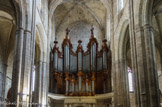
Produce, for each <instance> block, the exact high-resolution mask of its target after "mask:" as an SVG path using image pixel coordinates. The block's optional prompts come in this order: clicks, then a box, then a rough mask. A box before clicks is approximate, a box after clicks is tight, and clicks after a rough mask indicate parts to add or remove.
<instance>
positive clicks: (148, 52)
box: [135, 24, 160, 107]
mask: <svg viewBox="0 0 162 107" xmlns="http://www.w3.org/2000/svg"><path fill="white" fill-rule="evenodd" d="M135 41H136V55H137V57H136V59H135V61H136V63H137V69H136V70H135V80H136V83H135V86H136V88H135V89H136V90H137V91H136V100H137V101H136V104H137V107H141V106H142V107H159V106H160V102H159V96H158V95H159V94H158V93H159V91H158V89H159V87H158V80H157V79H158V77H157V70H156V61H155V60H156V59H155V46H154V45H155V44H154V37H153V28H152V27H151V26H150V25H147V24H146V25H144V26H142V27H138V28H136V32H135Z"/></svg>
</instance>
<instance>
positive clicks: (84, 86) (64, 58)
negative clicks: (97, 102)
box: [50, 28, 112, 96]
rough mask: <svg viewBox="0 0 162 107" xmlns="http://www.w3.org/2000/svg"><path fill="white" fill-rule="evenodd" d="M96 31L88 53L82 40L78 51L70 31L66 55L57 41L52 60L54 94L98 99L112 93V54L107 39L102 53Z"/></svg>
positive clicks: (90, 41)
mask: <svg viewBox="0 0 162 107" xmlns="http://www.w3.org/2000/svg"><path fill="white" fill-rule="evenodd" d="M93 30H94V29H93V28H92V29H91V37H90V39H89V43H88V45H87V51H84V50H83V48H82V41H81V40H79V41H78V47H77V50H76V52H74V51H73V50H72V49H73V47H72V43H71V41H70V38H69V36H68V34H69V30H68V29H67V30H66V37H65V39H64V40H63V42H62V52H61V51H59V48H58V46H57V44H58V42H57V41H54V47H53V49H52V51H51V59H50V63H51V64H50V65H51V66H50V68H51V74H52V75H51V76H50V92H52V93H55V94H65V95H66V96H94V95H95V94H103V93H109V92H111V91H112V86H111V51H110V48H109V47H108V46H107V44H106V42H107V40H106V39H104V40H103V45H102V49H101V50H100V51H98V42H97V39H96V38H95V37H94V34H93Z"/></svg>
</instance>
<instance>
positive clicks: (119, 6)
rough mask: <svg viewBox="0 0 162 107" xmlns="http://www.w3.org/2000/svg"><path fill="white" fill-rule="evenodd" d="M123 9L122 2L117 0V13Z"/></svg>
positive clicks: (122, 0)
mask: <svg viewBox="0 0 162 107" xmlns="http://www.w3.org/2000/svg"><path fill="white" fill-rule="evenodd" d="M123 7H124V0H118V11H121V10H122V9H123Z"/></svg>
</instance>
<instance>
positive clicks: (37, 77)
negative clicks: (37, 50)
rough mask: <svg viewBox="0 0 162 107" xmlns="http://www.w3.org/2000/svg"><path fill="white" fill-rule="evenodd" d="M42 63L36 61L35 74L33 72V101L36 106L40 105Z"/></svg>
mask: <svg viewBox="0 0 162 107" xmlns="http://www.w3.org/2000/svg"><path fill="white" fill-rule="evenodd" d="M42 63H43V62H42V61H38V62H37V65H36V72H35V89H34V96H33V101H34V103H36V104H40V103H41V100H42V98H41V88H42V87H41V83H42Z"/></svg>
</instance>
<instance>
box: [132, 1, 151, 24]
mask: <svg viewBox="0 0 162 107" xmlns="http://www.w3.org/2000/svg"><path fill="white" fill-rule="evenodd" d="M152 7H153V0H139V1H137V2H136V3H135V5H134V9H136V10H135V15H134V16H135V25H136V27H138V26H143V25H145V24H150V25H151V20H152V14H153V13H152Z"/></svg>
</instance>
